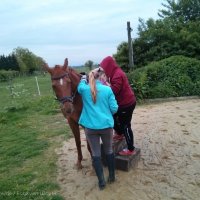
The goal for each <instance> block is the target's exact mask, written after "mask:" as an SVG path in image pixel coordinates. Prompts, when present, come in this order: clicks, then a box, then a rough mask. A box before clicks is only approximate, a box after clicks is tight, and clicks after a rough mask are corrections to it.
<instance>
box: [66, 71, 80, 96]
mask: <svg viewBox="0 0 200 200" xmlns="http://www.w3.org/2000/svg"><path fill="white" fill-rule="evenodd" d="M68 70H69V72H68V73H69V75H70V78H71V81H72V91H73V92H76V90H77V87H78V84H79V82H80V80H81V75H80V74H79V73H78V72H77V71H75V70H74V69H72V68H69V69H68Z"/></svg>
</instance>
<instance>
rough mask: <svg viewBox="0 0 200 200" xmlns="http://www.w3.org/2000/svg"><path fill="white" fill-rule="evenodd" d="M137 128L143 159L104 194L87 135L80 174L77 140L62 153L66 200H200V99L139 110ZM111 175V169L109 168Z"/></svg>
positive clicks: (61, 175)
mask: <svg viewBox="0 0 200 200" xmlns="http://www.w3.org/2000/svg"><path fill="white" fill-rule="evenodd" d="M132 127H133V130H134V136H135V146H136V147H139V148H141V159H140V161H139V163H138V166H137V167H136V168H133V169H131V170H130V171H129V172H124V171H119V170H116V178H117V180H116V182H115V183H113V184H111V185H107V187H106V189H105V190H103V191H99V189H98V185H97V178H96V176H95V174H94V171H93V169H92V167H91V159H90V155H89V153H88V151H87V147H86V142H85V137H84V134H83V133H82V134H81V137H82V149H83V156H84V161H83V166H84V167H83V169H82V170H79V171H77V169H76V168H75V167H74V164H75V162H76V159H77V153H76V147H75V142H74V139H73V138H72V139H70V140H69V141H67V142H66V141H64V142H63V146H62V148H60V149H57V150H56V152H57V154H58V155H59V161H58V182H59V184H60V187H61V194H62V195H63V197H64V198H65V199H66V200H78V199H79V200H107V199H108V200H168V199H169V200H171V199H172V200H199V199H200V99H188V100H182V101H170V102H163V103H156V104H155V103H152V104H147V105H142V106H137V107H136V109H135V111H134V115H133V119H132ZM104 172H105V176H107V174H108V172H107V169H106V168H104Z"/></svg>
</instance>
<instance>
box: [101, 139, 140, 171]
mask: <svg viewBox="0 0 200 200" xmlns="http://www.w3.org/2000/svg"><path fill="white" fill-rule="evenodd" d="M124 148H127V145H126V140H125V139H123V140H121V141H114V142H113V152H114V154H115V168H116V169H118V170H122V171H129V170H130V169H132V168H134V167H136V166H137V164H138V162H139V160H140V149H139V148H135V151H136V154H135V155H130V156H120V155H119V154H118V152H119V151H121V150H123V149H124ZM101 157H102V163H103V165H104V166H107V163H106V155H105V153H104V150H103V144H101Z"/></svg>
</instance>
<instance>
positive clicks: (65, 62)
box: [63, 58, 68, 70]
mask: <svg viewBox="0 0 200 200" xmlns="http://www.w3.org/2000/svg"><path fill="white" fill-rule="evenodd" d="M67 67H68V59H67V58H65V61H64V65H63V69H64V70H66V69H67Z"/></svg>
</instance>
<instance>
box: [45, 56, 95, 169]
mask: <svg viewBox="0 0 200 200" xmlns="http://www.w3.org/2000/svg"><path fill="white" fill-rule="evenodd" d="M45 69H46V70H47V71H48V72H49V73H50V75H51V81H52V88H53V90H54V92H55V94H56V97H57V100H58V101H59V102H60V108H61V111H62V113H63V115H64V117H65V118H66V119H67V120H68V123H69V126H70V128H71V130H72V132H73V135H74V137H75V142H76V148H77V152H78V160H77V167H78V168H79V169H80V168H82V164H81V161H82V159H83V155H82V150H81V138H80V129H79V124H78V120H79V117H80V114H81V110H82V106H83V105H82V98H81V96H80V95H79V94H78V92H77V86H78V84H79V82H80V79H81V76H82V75H81V74H79V73H78V72H76V71H75V70H74V69H72V68H70V67H68V59H67V58H66V59H65V62H64V65H63V66H61V65H55V67H54V68H50V67H49V66H48V64H45ZM87 147H88V150H89V152H90V153H91V151H90V147H89V144H88V143H87Z"/></svg>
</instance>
